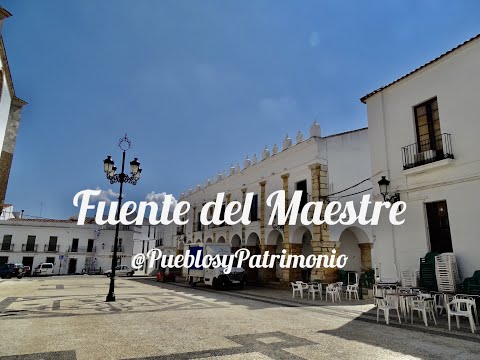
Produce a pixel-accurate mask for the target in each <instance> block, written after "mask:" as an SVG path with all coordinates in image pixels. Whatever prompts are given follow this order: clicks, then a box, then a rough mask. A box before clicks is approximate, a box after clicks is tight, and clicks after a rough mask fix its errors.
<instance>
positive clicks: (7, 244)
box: [2, 235, 12, 251]
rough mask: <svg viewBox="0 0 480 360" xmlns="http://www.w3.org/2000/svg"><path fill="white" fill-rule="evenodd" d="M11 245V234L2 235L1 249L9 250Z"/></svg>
mask: <svg viewBox="0 0 480 360" xmlns="http://www.w3.org/2000/svg"><path fill="white" fill-rule="evenodd" d="M11 247H12V235H3V242H2V250H3V251H9V250H11Z"/></svg>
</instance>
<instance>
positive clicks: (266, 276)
mask: <svg viewBox="0 0 480 360" xmlns="http://www.w3.org/2000/svg"><path fill="white" fill-rule="evenodd" d="M258 184H259V185H260V253H261V254H262V255H264V254H265V252H266V251H268V254H269V255H273V254H275V251H276V249H277V246H276V245H266V244H265V201H266V195H265V185H266V184H267V181H266V180H262V181H260V182H259V183H258ZM245 191H246V189H245ZM258 275H259V278H260V279H261V281H263V282H268V281H273V280H275V268H272V269H270V268H267V269H259V274H258Z"/></svg>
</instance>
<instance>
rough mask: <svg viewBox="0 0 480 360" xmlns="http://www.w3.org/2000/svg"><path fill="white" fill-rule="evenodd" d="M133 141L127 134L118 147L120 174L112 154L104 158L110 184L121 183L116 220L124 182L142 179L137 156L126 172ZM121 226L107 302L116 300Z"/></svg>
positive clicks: (115, 246) (105, 170) (131, 182)
mask: <svg viewBox="0 0 480 360" xmlns="http://www.w3.org/2000/svg"><path fill="white" fill-rule="evenodd" d="M131 146H132V143H131V141H130V139H129V138H128V137H127V134H125V136H124V137H123V138H121V139H120V141H119V143H118V147H119V148H120V149H121V150H122V152H123V154H122V170H121V172H120V173H119V174H117V173H116V170H117V168H116V167H115V163H114V162H113V160H112V157H111V156H107V158H106V159H105V160H103V171H104V172H105V175H106V176H107V179H108V180H109V181H110V184H115V183H120V193H119V195H118V208H117V215H116V220H117V221H118V220H119V218H120V208H121V206H122V192H123V184H124V183H129V184H132V185H135V184H136V183H137V181H138V180H139V179H140V174H141V172H142V169H140V163H139V162H138V159H137V158H134V159H133V160H132V161H131V162H130V175H127V174H125V153H126V152H127V151H128V150H129V149H130V148H131ZM119 228H120V222H118V223H117V225H116V226H115V241H114V243H113V256H112V272H111V273H110V288H109V290H108V295H107V298H106V300H105V301H106V302H110V301H115V268H116V267H117V248H118V231H119Z"/></svg>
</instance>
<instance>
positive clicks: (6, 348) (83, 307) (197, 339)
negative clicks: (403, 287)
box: [0, 276, 480, 360]
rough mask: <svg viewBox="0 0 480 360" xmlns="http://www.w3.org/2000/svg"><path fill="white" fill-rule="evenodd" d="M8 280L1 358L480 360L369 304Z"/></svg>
mask: <svg viewBox="0 0 480 360" xmlns="http://www.w3.org/2000/svg"><path fill="white" fill-rule="evenodd" d="M116 285H117V286H116V296H117V301H116V302H115V303H105V302H104V300H105V295H106V293H107V290H108V279H107V278H105V277H100V276H61V277H49V278H24V279H21V280H17V279H11V280H0V329H1V332H0V333H1V337H0V359H1V360H5V359H9V360H13V359H15V360H17V359H25V360H30V359H32V360H33V359H38V360H39V359H44V360H51V359H79V360H84V359H85V360H86V359H89V360H90V359H226V360H227V359H228V360H236V359H374V358H375V359H415V358H420V359H479V358H480V335H478V334H471V333H469V332H468V324H467V323H466V322H462V328H461V329H460V331H458V330H456V329H455V330H452V331H448V328H447V327H446V325H445V316H443V319H441V321H440V323H439V325H438V326H436V327H435V326H434V325H432V326H429V327H428V328H425V327H424V326H423V325H422V324H421V323H420V321H418V319H415V320H416V323H415V324H414V325H410V324H408V325H405V324H402V325H399V324H398V323H397V322H396V318H394V320H393V321H392V323H391V324H390V325H389V326H387V325H385V324H384V322H383V318H382V320H381V322H380V323H377V322H376V318H375V312H374V310H373V305H371V301H358V302H353V301H352V302H349V301H342V303H341V304H332V303H327V302H326V301H325V300H323V301H320V300H315V301H311V300H303V301H301V300H297V299H296V300H292V298H291V294H290V292H288V291H282V290H274V289H263V288H248V289H244V290H232V291H213V290H211V289H207V288H203V287H199V288H195V289H191V288H189V287H186V286H184V285H182V284H159V283H157V282H155V281H153V279H151V278H135V277H134V278H119V279H118V280H117V282H116Z"/></svg>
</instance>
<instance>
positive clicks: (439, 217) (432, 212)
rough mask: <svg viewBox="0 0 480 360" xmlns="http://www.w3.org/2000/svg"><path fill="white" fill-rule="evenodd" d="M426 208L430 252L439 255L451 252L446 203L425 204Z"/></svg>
mask: <svg viewBox="0 0 480 360" xmlns="http://www.w3.org/2000/svg"><path fill="white" fill-rule="evenodd" d="M426 208H427V221H428V233H429V235H430V251H432V252H437V253H439V254H441V253H444V252H453V246H452V237H451V235H450V223H449V221H448V208H447V202H446V201H445V200H443V201H437V202H433V203H427V204H426Z"/></svg>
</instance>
